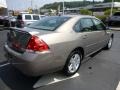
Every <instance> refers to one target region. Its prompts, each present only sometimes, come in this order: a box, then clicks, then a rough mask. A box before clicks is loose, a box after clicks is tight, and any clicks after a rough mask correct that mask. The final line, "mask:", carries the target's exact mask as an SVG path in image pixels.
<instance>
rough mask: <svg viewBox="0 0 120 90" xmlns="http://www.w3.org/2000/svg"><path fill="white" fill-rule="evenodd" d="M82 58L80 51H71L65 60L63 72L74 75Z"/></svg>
mask: <svg viewBox="0 0 120 90" xmlns="http://www.w3.org/2000/svg"><path fill="white" fill-rule="evenodd" d="M81 60H82V54H81V52H80V51H77V50H76V51H73V52H72V53H71V54H70V55H69V57H68V59H67V62H66V65H65V67H64V73H65V75H67V76H71V75H74V74H75V73H76V72H77V71H78V70H79V68H80V65H81Z"/></svg>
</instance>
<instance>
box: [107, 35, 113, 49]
mask: <svg viewBox="0 0 120 90" xmlns="http://www.w3.org/2000/svg"><path fill="white" fill-rule="evenodd" d="M112 43H113V38H112V37H111V38H110V39H109V41H108V44H107V45H106V47H105V49H107V50H108V49H110V48H111V47H112Z"/></svg>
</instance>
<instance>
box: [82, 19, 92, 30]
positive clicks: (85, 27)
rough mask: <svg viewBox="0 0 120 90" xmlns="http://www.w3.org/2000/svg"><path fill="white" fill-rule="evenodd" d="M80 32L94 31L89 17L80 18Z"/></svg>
mask: <svg viewBox="0 0 120 90" xmlns="http://www.w3.org/2000/svg"><path fill="white" fill-rule="evenodd" d="M80 24H81V28H82V32H91V31H94V30H93V29H94V24H93V22H92V20H91V19H90V18H82V19H81V20H80Z"/></svg>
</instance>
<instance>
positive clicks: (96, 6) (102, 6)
mask: <svg viewBox="0 0 120 90" xmlns="http://www.w3.org/2000/svg"><path fill="white" fill-rule="evenodd" d="M112 4H113V6H114V8H116V9H118V10H120V2H114V3H112V2H110V3H100V4H94V5H88V6H86V7H76V8H66V9H65V11H66V13H80V9H88V10H91V11H94V12H95V13H97V12H101V14H103V12H104V11H105V10H107V9H110V8H111V6H112ZM99 14H100V13H99Z"/></svg>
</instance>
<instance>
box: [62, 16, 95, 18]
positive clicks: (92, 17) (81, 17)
mask: <svg viewBox="0 0 120 90" xmlns="http://www.w3.org/2000/svg"><path fill="white" fill-rule="evenodd" d="M62 16H63V17H71V18H74V17H80V18H83V17H87V18H95V16H90V15H62Z"/></svg>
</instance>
